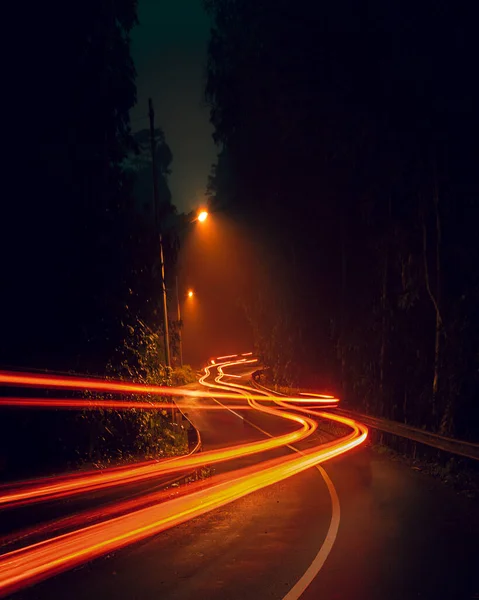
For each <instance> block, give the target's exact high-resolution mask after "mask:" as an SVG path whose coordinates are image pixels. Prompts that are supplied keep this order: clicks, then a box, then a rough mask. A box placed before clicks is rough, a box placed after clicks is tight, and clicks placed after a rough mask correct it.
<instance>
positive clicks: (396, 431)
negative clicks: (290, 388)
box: [252, 371, 479, 460]
mask: <svg viewBox="0 0 479 600" xmlns="http://www.w3.org/2000/svg"><path fill="white" fill-rule="evenodd" d="M259 373H260V371H256V372H255V373H253V375H252V376H253V381H254V382H255V385H258V386H259V387H261V388H262V389H264V390H265V391H268V392H270V393H271V394H272V395H273V396H274V395H277V396H284V395H285V394H281V393H280V392H275V391H274V390H271V389H269V388H267V387H265V386H264V385H261V384H258V382H257V381H255V376H256V375H258V374H259ZM334 410H335V412H337V413H338V414H340V415H343V416H345V417H350V418H351V419H356V420H357V421H361V422H362V423H364V424H365V425H367V426H368V427H370V428H372V429H377V430H378V431H382V432H384V433H389V434H392V435H396V436H398V437H402V438H406V439H408V440H412V441H414V442H418V443H419V444H424V445H426V446H431V447H432V448H436V449H437V450H442V451H443V452H448V453H449V454H457V455H458V456H464V457H466V458H470V459H472V460H479V444H474V443H472V442H465V441H462V440H456V439H454V438H449V437H445V436H442V435H438V434H437V433H431V432H429V431H424V429H418V428H417V427H411V426H410V425H405V424H404V423H399V422H398V421H389V420H388V419H379V418H377V417H371V416H369V415H363V414H361V413H358V412H356V411H353V410H343V409H340V408H335V409H334Z"/></svg>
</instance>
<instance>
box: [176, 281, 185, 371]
mask: <svg viewBox="0 0 479 600" xmlns="http://www.w3.org/2000/svg"><path fill="white" fill-rule="evenodd" d="M176 302H177V309H178V346H179V349H180V367H182V366H183V339H182V335H181V308H180V293H179V291H178V275H177V276H176Z"/></svg>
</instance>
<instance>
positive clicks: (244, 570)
mask: <svg viewBox="0 0 479 600" xmlns="http://www.w3.org/2000/svg"><path fill="white" fill-rule="evenodd" d="M196 402H197V403H202V402H214V400H211V399H208V400H206V399H203V400H200V399H198V400H196ZM241 402H243V401H242V400H238V403H241ZM187 412H188V416H189V418H190V419H191V420H192V421H193V422H194V423H195V425H196V426H197V427H198V429H199V430H200V432H201V435H202V440H203V447H204V449H205V450H209V449H213V448H220V447H223V446H226V445H232V444H241V443H244V442H247V441H254V440H258V439H261V437H265V433H263V432H267V433H270V434H272V435H278V434H280V433H284V432H287V431H288V427H291V429H294V426H290V425H288V424H285V423H284V421H282V420H280V419H278V418H277V417H273V416H270V415H267V414H263V413H261V414H258V413H256V412H255V411H238V413H237V414H234V413H233V412H231V411H219V410H215V411H205V410H195V409H188V411H187ZM258 428H259V429H258ZM260 430H262V431H260ZM314 435H315V436H316V441H317V439H318V437H319V438H321V436H323V433H322V432H321V430H320V431H318V432H317V433H316V434H314ZM308 443H311V441H310V440H309V441H305V442H303V446H306V445H307V444H308ZM298 447H299V448H301V443H300V444H299V445H298ZM289 452H293V450H290V449H288V448H282V449H278V450H275V451H273V452H271V451H270V452H268V457H271V456H275V455H276V456H280V455H282V454H284V453H289ZM264 458H265V457H264V456H261V455H254V456H251V457H247V458H243V459H238V460H236V461H234V463H233V464H230V463H224V464H220V465H215V466H214V467H212V469H213V472H214V473H221V472H223V471H226V470H229V469H233V468H234V469H236V468H239V467H243V466H245V465H249V464H254V463H255V462H256V461H258V460H261V459H264ZM323 468H324V471H323V470H322V469H323ZM324 472H326V475H325V474H324ZM329 480H330V482H329V484H328V481H329ZM132 493H133V492H132ZM298 597H301V598H302V600H313V599H314V600H317V599H325V600H346V599H347V600H349V599H351V600H353V599H354V600H362V599H364V600H366V599H367V600H375V599H377V600H379V599H380V600H384V599H386V598H387V599H388V600H396V599H398V600H399V599H400V600H408V599H415V598H418V599H426V598H427V599H429V598H430V599H434V600H440V599H451V600H455V599H457V600H462V599H464V600H466V599H467V600H472V599H473V598H478V599H479V507H478V503H477V501H474V500H471V499H468V498H466V497H465V496H461V495H457V494H456V493H455V492H454V491H453V490H452V489H450V488H448V487H446V486H445V485H444V484H442V483H441V482H439V481H437V480H434V479H432V478H430V477H429V476H427V475H424V474H422V473H420V472H417V471H414V470H411V469H410V468H409V467H408V466H406V465H404V464H401V463H399V462H394V461H392V460H391V459H389V458H387V457H384V456H381V455H378V454H377V453H375V452H373V451H372V450H371V449H369V448H367V447H364V446H363V447H361V448H359V449H357V450H354V451H352V452H350V453H347V454H345V455H343V456H341V457H338V458H335V459H333V460H332V461H329V462H326V463H324V465H322V467H320V468H317V467H314V468H311V469H309V470H308V471H305V472H303V473H301V474H299V475H295V476H293V477H291V478H289V479H286V480H284V481H282V482H280V483H277V484H274V485H272V486H270V487H267V488H264V489H262V490H260V491H256V492H253V493H251V494H249V495H248V496H245V497H243V498H241V499H240V500H237V501H235V502H232V503H230V504H228V505H226V506H224V507H222V508H218V509H216V510H214V511H212V512H210V513H208V514H206V515H203V516H200V517H197V518H195V519H193V520H191V521H188V522H186V523H183V524H182V525H179V526H177V527H174V528H172V529H169V530H167V531H165V532H163V533H161V534H159V535H157V536H155V537H152V538H149V539H147V540H145V541H143V542H139V543H137V544H135V545H132V546H129V547H127V548H125V549H123V550H120V551H118V552H115V553H114V554H112V555H109V556H105V557H103V558H100V559H97V560H95V561H93V562H90V563H87V564H85V565H83V566H82V567H79V568H77V569H74V570H72V571H68V572H65V573H63V574H61V575H58V576H56V577H53V578H51V579H48V580H46V581H44V582H42V583H39V584H37V585H35V586H33V587H30V588H28V589H25V590H22V591H20V592H18V593H16V594H14V595H13V596H12V598H15V599H17V600H20V599H25V600H33V599H38V600H40V599H41V600H56V599H68V600H97V599H98V600H100V599H101V600H110V599H111V600H113V599H114V600H122V599H125V600H160V599H161V600H190V599H198V600H243V599H245V600H256V599H258V600H263V599H271V600H283V599H285V600H294V599H295V598H298Z"/></svg>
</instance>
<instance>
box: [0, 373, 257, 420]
mask: <svg viewBox="0 0 479 600" xmlns="http://www.w3.org/2000/svg"><path fill="white" fill-rule="evenodd" d="M231 377H236V375H231ZM238 377H239V375H238ZM237 398H238V397H237ZM238 399H239V398H238ZM2 406H3V407H16V408H71V409H75V410H98V409H99V408H101V409H104V410H132V409H141V410H160V411H161V410H166V409H167V408H168V409H171V408H178V404H176V403H175V402H163V401H161V402H153V401H152V402H138V401H135V400H104V399H103V398H96V399H94V400H91V399H88V400H86V399H82V398H77V399H72V398H15V397H5V398H0V408H1V407H2ZM224 406H226V407H227V408H234V409H235V410H251V406H242V405H236V404H228V405H224ZM181 408H182V410H188V409H195V410H224V409H223V407H222V406H218V405H216V404H196V403H190V404H188V403H182V404H181Z"/></svg>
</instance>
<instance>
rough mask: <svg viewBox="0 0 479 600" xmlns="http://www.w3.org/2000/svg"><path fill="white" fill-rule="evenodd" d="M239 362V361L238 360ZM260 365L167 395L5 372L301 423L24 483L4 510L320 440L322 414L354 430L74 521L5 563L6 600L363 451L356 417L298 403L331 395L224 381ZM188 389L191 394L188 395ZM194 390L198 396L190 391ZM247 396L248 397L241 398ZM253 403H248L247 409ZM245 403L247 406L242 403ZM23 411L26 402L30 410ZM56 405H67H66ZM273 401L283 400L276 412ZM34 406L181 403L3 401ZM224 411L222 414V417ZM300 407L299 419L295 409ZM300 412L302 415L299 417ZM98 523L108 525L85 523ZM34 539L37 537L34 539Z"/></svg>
mask: <svg viewBox="0 0 479 600" xmlns="http://www.w3.org/2000/svg"><path fill="white" fill-rule="evenodd" d="M233 356H237V355H233ZM253 362H255V359H252V360H246V359H241V360H235V361H231V362H227V363H221V364H219V365H217V368H218V376H217V377H216V379H215V383H212V382H208V381H207V378H208V376H209V374H210V368H209V367H207V368H206V369H205V375H204V376H203V377H202V378H201V380H200V383H202V384H203V385H204V386H205V387H208V388H213V389H215V390H217V391H215V392H214V393H210V392H206V391H205V392H201V393H199V392H198V391H193V390H185V389H182V388H166V387H163V386H142V385H140V384H132V383H126V382H113V381H101V380H98V379H81V378H74V377H56V376H42V375H32V374H20V373H0V384H2V383H3V384H4V385H19V386H22V387H25V386H26V387H46V388H53V389H71V390H85V389H90V390H94V391H103V392H110V393H112V392H115V393H140V394H154V395H165V396H180V395H181V396H187V397H195V398H214V399H220V398H221V399H225V398H226V399H235V400H236V401H238V405H236V404H227V405H222V404H218V407H219V408H218V409H222V410H225V409H227V410H231V411H236V410H238V409H239V410H243V409H244V408H247V409H248V410H253V409H254V410H258V411H261V412H264V413H268V414H271V415H274V416H276V417H280V418H283V419H285V420H287V421H289V422H293V423H295V424H296V425H297V427H296V429H295V430H294V431H293V432H291V433H287V434H283V435H279V436H274V437H268V438H267V439H260V440H259V441H254V442H249V443H245V444H240V445H237V446H229V447H225V448H221V449H219V450H211V451H208V452H202V453H199V454H196V453H191V454H189V455H186V456H180V457H175V458H173V459H164V460H161V461H147V462H143V463H139V464H135V465H128V466H122V467H116V468H110V469H105V470H104V471H102V472H100V473H99V472H98V471H96V472H95V471H90V472H86V473H85V472H84V473H81V474H80V473H76V474H68V475H64V476H62V477H51V478H43V479H38V480H34V481H30V482H23V483H20V484H17V485H15V486H2V487H1V488H0V504H3V507H4V508H5V507H7V506H12V505H19V504H25V503H30V502H38V501H44V500H47V499H52V498H59V497H64V496H69V495H72V494H77V493H89V492H91V491H93V490H98V489H104V488H107V487H112V486H117V485H125V484H131V483H135V482H138V481H144V480H146V479H150V478H155V477H156V478H158V477H159V476H164V475H169V474H175V473H181V472H184V471H185V470H187V469H191V468H196V467H198V466H203V465H205V464H208V465H210V464H212V463H215V462H220V461H226V460H231V459H234V458H238V457H243V456H247V455H252V454H257V453H260V452H266V451H268V450H271V449H274V448H279V447H281V446H289V447H291V445H292V444H297V443H298V442H300V441H301V440H304V439H305V438H307V437H309V436H311V435H312V434H313V433H314V432H315V430H316V429H317V421H316V420H315V419H312V418H310V417H309V416H305V415H306V413H307V414H308V415H311V414H314V416H315V417H318V418H321V419H329V420H333V421H337V422H340V423H342V424H343V425H347V426H348V427H349V428H350V429H351V431H350V433H348V434H347V435H345V436H343V437H341V438H339V439H337V440H334V441H332V442H328V443H326V444H325V443H322V444H317V445H315V446H314V447H313V448H310V449H309V450H308V451H306V452H301V453H300V454H299V455H298V454H293V455H287V456H283V457H280V458H276V459H270V460H262V461H259V462H258V463H257V464H255V465H253V466H250V467H247V468H243V469H239V470H237V471H232V472H229V473H226V474H223V475H215V476H213V477H211V478H210V479H209V480H208V482H207V483H205V482H198V483H196V484H192V485H190V486H187V487H186V488H184V489H182V490H181V493H180V494H179V497H175V498H171V492H168V493H166V492H165V491H162V492H156V493H154V494H151V493H150V494H148V493H145V494H143V495H142V496H140V497H139V498H136V499H133V500H129V501H123V502H116V503H114V504H113V505H112V506H110V507H107V508H105V507H103V508H99V509H95V510H93V511H88V513H83V514H80V515H78V516H76V517H72V519H71V520H70V526H73V527H75V528H74V529H73V530H72V531H69V532H67V533H62V534H59V535H55V528H56V530H57V531H58V530H59V529H60V525H59V523H56V522H53V523H51V524H50V525H49V528H48V533H49V534H50V537H49V538H48V539H46V540H44V541H41V542H37V543H31V544H29V545H26V546H25V547H23V548H21V549H19V550H14V551H11V552H8V553H6V554H4V555H3V556H0V595H5V594H10V593H12V592H13V591H16V590H18V589H21V588H22V587H25V586H27V585H31V584H33V583H35V582H37V581H40V580H42V579H45V578H46V577H50V576H52V575H54V574H56V573H58V572H60V571H63V570H65V569H69V568H72V567H74V566H75V565H78V564H80V563H82V562H85V561H88V560H92V559H94V558H96V557H98V556H101V555H102V554H105V553H108V552H111V551H113V550H117V549H119V548H121V547H124V546H126V545H127V544H131V543H133V542H136V541H139V540H141V539H144V538H145V537H148V536H151V535H154V534H156V533H159V532H161V531H164V530H165V529H167V528H169V527H173V526H175V525H177V524H179V523H183V522H185V521H187V520H189V519H191V518H193V517H197V516H199V515H201V514H204V513H206V512H208V511H211V510H213V509H215V508H217V507H220V506H223V505H224V504H226V503H228V502H232V501H234V500H236V499H238V498H241V497H242V496H245V495H247V494H250V493H252V492H254V491H256V490H259V489H262V488H264V487H266V486H268V485H271V484H273V483H276V482H278V481H281V480H282V479H285V478H287V477H291V476H292V475H294V474H296V473H300V472H301V471H304V470H305V469H309V468H310V467H312V466H315V465H317V464H319V463H321V462H324V461H325V460H328V459H330V458H332V457H334V456H338V455H339V454H343V453H344V452H348V451H349V450H350V449H352V448H354V447H356V446H358V445H359V444H361V443H362V442H363V441H364V440H365V439H366V436H367V429H366V427H364V426H363V425H361V424H359V423H356V422H355V421H353V420H351V419H347V418H345V417H342V416H339V415H332V414H330V413H324V412H316V411H312V409H311V408H308V409H304V408H300V407H299V406H297V404H298V403H302V402H307V403H308V404H312V403H313V404H318V405H321V406H324V405H325V404H328V405H331V402H334V401H336V402H337V399H336V398H331V397H330V396H326V395H317V396H314V397H313V396H312V395H311V396H310V397H309V398H305V397H304V398H289V397H284V398H281V399H279V398H278V397H277V396H272V395H271V394H269V393H268V392H266V391H265V392H260V393H258V392H257V391H256V390H254V389H253V388H251V387H249V386H244V385H239V384H233V383H230V382H228V383H227V384H226V383H224V382H223V381H222V378H223V377H224V376H225V375H229V374H227V373H224V372H223V369H224V368H226V367H229V366H233V365H240V366H242V365H245V364H249V363H253ZM180 392H181V393H180ZM185 392H189V393H185ZM239 394H241V395H239ZM245 399H246V400H247V403H248V404H247V405H244V401H245ZM241 400H242V401H243V404H241ZM22 402H23V404H18V403H22ZM54 403H57V404H56V405H55V404H54ZM272 403H274V404H273V405H272ZM1 405H3V406H7V405H8V406H24V407H27V406H28V407H40V406H42V407H45V406H48V407H53V406H55V407H56V408H81V409H84V408H90V409H95V408H100V407H101V408H115V409H118V408H120V409H123V408H125V409H127V408H128V409H130V408H141V409H147V410H151V409H159V410H162V409H164V408H167V407H168V408H169V407H171V406H176V405H174V404H172V403H171V402H168V403H167V402H155V403H152V402H130V401H121V400H102V399H95V400H81V399H50V398H46V399H45V398H29V399H28V398H27V399H22V398H3V399H2V400H1V401H0V406H1ZM181 406H182V407H183V406H185V408H186V407H191V408H194V409H197V408H200V409H205V410H209V409H211V406H206V407H205V406H201V405H200V404H198V405H197V404H196V403H189V402H187V403H186V405H183V404H182V405H181ZM218 409H216V410H218ZM291 410H295V411H296V412H291ZM298 412H300V413H302V415H303V416H302V415H301V414H297V413H298ZM92 519H99V522H96V523H94V524H90V525H85V523H88V522H89V521H91V520H92ZM26 539H28V538H26Z"/></svg>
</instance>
